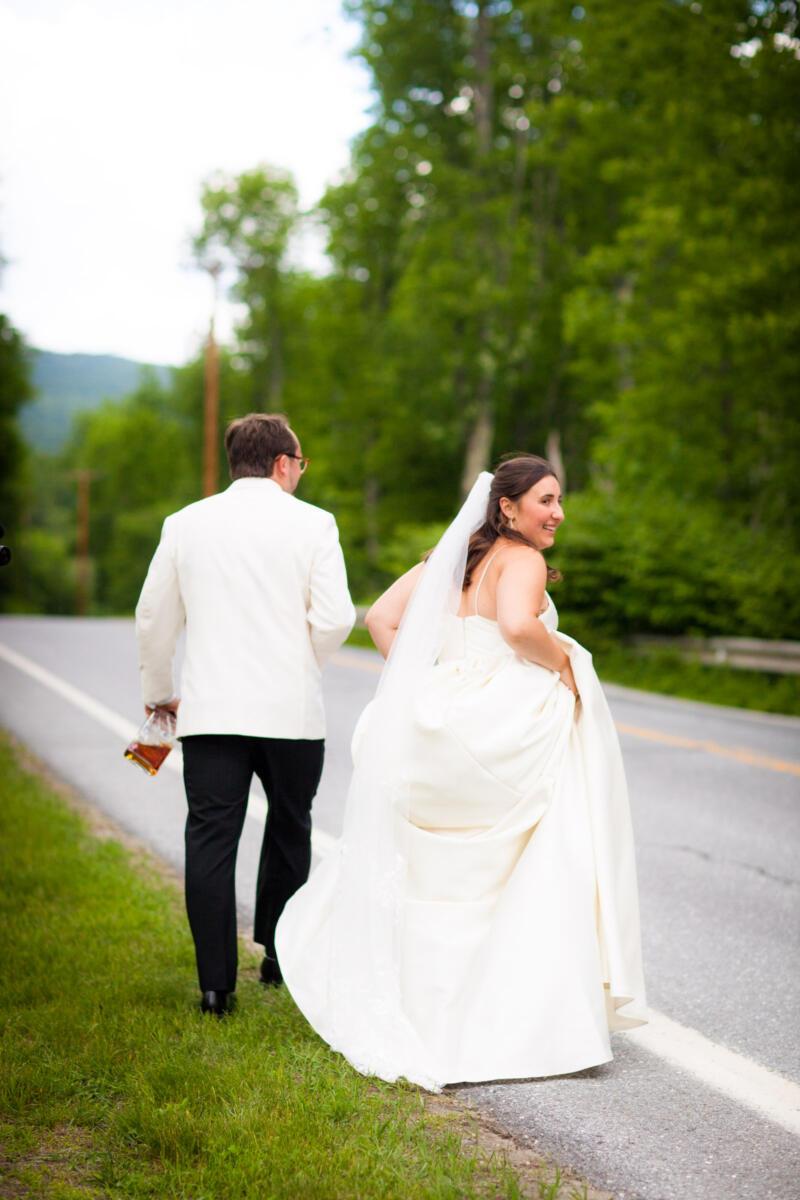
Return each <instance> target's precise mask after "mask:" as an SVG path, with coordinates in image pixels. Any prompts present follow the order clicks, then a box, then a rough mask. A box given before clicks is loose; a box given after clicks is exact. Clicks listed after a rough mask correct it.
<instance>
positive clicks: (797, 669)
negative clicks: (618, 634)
mask: <svg viewBox="0 0 800 1200" xmlns="http://www.w3.org/2000/svg"><path fill="white" fill-rule="evenodd" d="M631 642H632V644H633V646H634V647H635V648H636V649H637V650H650V649H662V650H676V651H677V652H678V653H679V654H680V655H681V656H682V657H683V658H688V659H693V660H694V661H696V662H702V663H706V664H708V665H709V666H715V667H736V668H737V669H739V670H741V671H775V672H776V673H777V674H779V675H800V642H769V641H764V640H762V639H760V638H736V637H712V638H693V637H650V636H648V635H646V634H642V635H636V636H635V637H633V638H631Z"/></svg>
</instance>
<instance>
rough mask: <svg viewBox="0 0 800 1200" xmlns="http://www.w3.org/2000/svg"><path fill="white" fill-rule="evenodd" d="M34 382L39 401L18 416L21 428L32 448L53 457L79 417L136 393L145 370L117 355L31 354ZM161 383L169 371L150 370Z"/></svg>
mask: <svg viewBox="0 0 800 1200" xmlns="http://www.w3.org/2000/svg"><path fill="white" fill-rule="evenodd" d="M30 353H31V360H32V361H31V377H32V380H33V386H34V388H35V391H36V395H35V399H33V400H32V401H31V402H30V404H26V405H25V406H24V408H23V409H22V412H21V413H20V426H21V428H22V433H23V436H24V437H25V440H26V441H27V442H28V444H29V445H30V446H31V447H32V448H33V449H35V450H44V451H46V452H49V453H51V452H52V451H54V450H60V449H61V447H62V446H63V444H64V442H65V441H66V439H67V436H68V434H69V430H70V426H71V424H72V418H73V417H74V415H75V413H77V412H83V411H85V410H86V409H92V408H97V407H98V406H99V405H100V404H102V402H103V401H104V400H119V399H120V398H121V397H123V396H127V395H128V393H129V392H132V391H134V389H135V388H136V387H137V385H138V383H139V380H140V378H141V373H142V371H143V370H144V369H145V366H149V364H145V363H140V362H134V361H133V359H130V358H118V357H117V356H116V355H114V354H56V353H54V352H53V351H52V350H31V352H30ZM151 369H152V370H154V371H155V372H156V375H157V376H158V378H159V380H160V381H161V382H162V383H167V382H168V381H169V374H170V368H169V367H160V366H152V367H151Z"/></svg>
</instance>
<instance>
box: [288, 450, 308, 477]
mask: <svg viewBox="0 0 800 1200" xmlns="http://www.w3.org/2000/svg"><path fill="white" fill-rule="evenodd" d="M284 453H285V455H286V458H296V459H297V461H298V462H299V464H300V474H301V475H302V474H303V471H305V469H306V467H307V466H308V464H309V463H310V462H311V459H310V458H306V457H305V455H303V454H289V453H288V452H287V451H284Z"/></svg>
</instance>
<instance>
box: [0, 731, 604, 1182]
mask: <svg viewBox="0 0 800 1200" xmlns="http://www.w3.org/2000/svg"><path fill="white" fill-rule="evenodd" d="M0 778H2V780H3V787H2V792H3V798H2V804H0V877H2V879H3V886H2V891H1V892H0V961H1V962H2V964H3V971H2V980H3V985H2V992H0V1054H1V1056H2V1065H1V1067H0V1196H3V1197H5V1196H30V1197H36V1198H37V1200H39V1198H42V1200H44V1198H48V1200H78V1198H79V1197H80V1198H83V1200H85V1198H86V1197H98V1198H99V1197H103V1198H112V1200H114V1198H117V1197H119V1198H123V1197H124V1198H126V1200H127V1198H131V1200H133V1198H138V1197H158V1200H167V1198H170V1197H176V1198H177V1197H181V1198H184V1200H189V1198H191V1200H205V1198H209V1200H210V1198H212V1197H214V1198H215V1200H217V1198H219V1197H223V1198H233V1197H235V1198H236V1200H256V1198H258V1200H271V1198H281V1197H286V1198H287V1200H306V1198H312V1200H313V1198H315V1197H320V1198H322V1197H342V1198H343V1200H344V1198H347V1200H350V1198H353V1197H364V1198H372V1197H403V1200H406V1198H411V1197H441V1198H445V1197H452V1198H455V1197H459V1198H461V1197H517V1196H522V1195H528V1196H546V1197H553V1198H555V1197H556V1196H557V1195H558V1196H564V1198H565V1200H566V1196H567V1192H566V1190H565V1188H560V1187H559V1182H558V1180H556V1181H555V1182H554V1183H553V1182H552V1181H551V1182H549V1183H548V1182H544V1181H543V1180H544V1179H545V1178H546V1174H547V1173H545V1172H543V1171H542V1170H541V1164H537V1168H536V1176H535V1180H534V1182H533V1183H531V1182H530V1180H531V1179H533V1178H534V1177H533V1175H530V1176H529V1178H528V1184H525V1182H524V1180H521V1176H520V1174H519V1173H518V1172H517V1171H516V1170H514V1169H512V1168H511V1167H510V1165H509V1163H508V1159H507V1156H506V1155H505V1154H504V1153H503V1152H502V1151H498V1152H493V1151H491V1150H490V1151H489V1152H488V1153H487V1151H486V1150H485V1148H482V1147H481V1144H480V1138H479V1137H478V1135H477V1133H476V1129H475V1126H474V1124H472V1123H470V1121H469V1119H468V1118H467V1117H465V1116H464V1114H463V1113H460V1112H458V1111H455V1112H449V1111H447V1102H446V1100H445V1099H444V1098H438V1097H437V1098H433V1099H434V1104H433V1106H432V1107H429V1106H427V1104H423V1101H422V1098H421V1096H420V1093H418V1092H417V1091H416V1090H415V1089H413V1088H411V1087H403V1086H389V1085H385V1084H381V1083H378V1082H376V1081H373V1080H367V1079H364V1078H362V1077H361V1076H359V1075H357V1074H356V1073H355V1072H353V1071H352V1070H351V1069H350V1067H349V1066H348V1065H347V1064H346V1063H345V1062H344V1061H343V1060H342V1059H341V1058H340V1057H339V1056H337V1055H335V1054H333V1053H332V1052H331V1051H330V1050H329V1049H328V1048H327V1047H326V1046H325V1045H324V1044H323V1043H322V1042H321V1041H320V1040H319V1039H318V1038H317V1037H316V1035H315V1034H314V1033H313V1032H312V1031H311V1030H310V1029H309V1027H308V1025H307V1024H306V1023H305V1021H304V1020H303V1018H302V1017H301V1016H300V1014H299V1013H298V1011H297V1009H296V1008H295V1007H294V1005H293V1003H292V1001H291V998H290V997H289V995H288V993H287V992H286V990H285V989H280V990H277V991H275V990H272V991H270V992H269V993H266V994H265V993H264V992H263V989H261V988H260V987H259V985H258V983H257V981H256V967H257V963H258V959H257V958H256V957H255V956H254V955H253V954H252V953H248V952H246V951H245V950H244V949H243V971H242V977H241V980H240V985H239V1009H238V1011H237V1013H236V1014H235V1015H234V1016H233V1017H230V1018H226V1019H225V1020H223V1021H217V1020H213V1019H209V1018H203V1017H201V1016H200V1014H199V1013H198V1012H197V1011H196V1009H195V1003H196V990H195V988H196V985H195V981H194V961H193V952H192V948H191V942H190V939H189V935H188V931H187V928H186V920H185V916H184V913H183V907H182V901H181V897H180V894H179V892H178V891H177V889H176V888H175V887H174V886H173V885H171V884H170V883H169V882H165V881H164V879H163V878H162V877H161V876H160V875H159V874H157V872H156V870H155V868H154V866H153V865H152V863H150V864H148V861H147V860H146V859H143V858H142V857H141V856H139V859H135V858H133V857H132V855H131V852H130V851H128V850H126V849H124V848H123V847H122V846H121V845H120V844H119V843H118V842H116V841H113V840H109V839H105V840H98V839H97V838H96V837H94V836H92V834H91V832H90V831H89V829H88V827H87V825H86V824H85V822H84V821H83V820H82V819H81V817H80V816H78V815H77V814H76V813H75V812H74V811H72V810H71V809H70V808H69V807H67V805H66V804H65V803H64V802H63V800H61V799H60V798H59V797H58V796H57V795H55V794H54V792H53V790H52V788H51V787H50V786H49V785H48V784H47V783H46V781H44V780H42V779H41V778H40V777H39V776H38V775H34V774H32V773H31V772H29V771H26V770H24V769H23V766H22V764H21V762H20V757H19V753H18V752H17V751H16V750H15V749H14V747H13V746H12V745H11V744H10V742H9V740H8V739H6V738H2V737H0ZM549 1174H550V1177H551V1180H552V1175H551V1173H549ZM590 1194H591V1193H590ZM570 1195H581V1196H586V1195H587V1193H586V1191H585V1190H581V1191H579V1192H578V1191H576V1190H575V1189H574V1187H573V1189H572V1191H571V1192H570Z"/></svg>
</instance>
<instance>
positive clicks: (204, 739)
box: [181, 734, 325, 992]
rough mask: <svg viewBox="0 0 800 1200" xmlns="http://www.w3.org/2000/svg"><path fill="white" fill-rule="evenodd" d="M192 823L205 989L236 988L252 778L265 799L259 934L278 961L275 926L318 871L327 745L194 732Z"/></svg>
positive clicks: (186, 743)
mask: <svg viewBox="0 0 800 1200" xmlns="http://www.w3.org/2000/svg"><path fill="white" fill-rule="evenodd" d="M181 742H182V747H183V779H184V784H185V786H186V798H187V801H188V804H189V814H188V816H187V818H186V910H187V912H188V914H189V925H190V926H191V930H192V937H193V938H194V945H195V951H196V954H197V973H198V976H199V979H200V990H201V991H203V992H207V991H221V992H232V991H234V990H235V988H236V970H237V948H236V889H235V871H236V854H237V850H238V848H239V838H240V837H241V833H242V827H243V825H244V819H245V814H246V811H247V797H248V794H249V792H250V784H251V782H252V778H253V773H255V774H256V775H257V776H258V778H259V779H260V780H261V783H262V784H263V787H264V791H265V792H266V795H267V822H266V827H265V829H264V840H263V843H262V846H261V861H260V864H259V870H258V884H257V888H256V916H255V930H254V936H255V940H256V941H257V942H260V943H261V944H262V945H263V946H264V948H265V951H266V953H267V954H268V955H270V956H271V957H273V958H274V957H275V926H276V925H277V923H278V917H279V916H280V915H281V913H282V911H283V907H284V905H285V904H286V901H287V900H288V899H289V897H290V896H292V895H293V894H294V893H295V892H296V891H297V889H298V888H299V887H300V886H301V885H302V884H304V883H305V881H306V879H308V873H309V870H310V869H311V802H312V800H313V799H314V796H315V794H316V791H317V787H318V786H319V780H320V776H321V774H322V761H323V755H324V747H325V743H324V741H323V739H321V738H320V739H314V740H308V739H302V738H298V739H290V738H260V737H240V736H237V735H235V734H196V735H193V736H190V737H184V738H182V740H181Z"/></svg>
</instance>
